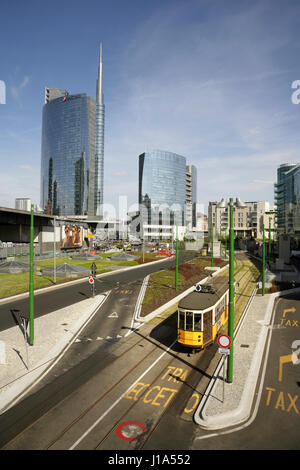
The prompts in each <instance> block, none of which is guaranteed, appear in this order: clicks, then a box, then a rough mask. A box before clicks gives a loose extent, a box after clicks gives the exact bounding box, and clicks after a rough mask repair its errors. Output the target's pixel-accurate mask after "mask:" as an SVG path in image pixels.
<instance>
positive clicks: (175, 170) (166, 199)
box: [139, 150, 197, 240]
mask: <svg viewBox="0 0 300 470" xmlns="http://www.w3.org/2000/svg"><path fill="white" fill-rule="evenodd" d="M196 178H197V172H196V168H195V167H193V166H191V165H190V166H187V165H186V158H185V157H183V156H182V155H177V154H175V153H172V152H167V151H163V150H152V151H149V152H145V153H143V154H141V155H140V156H139V208H140V236H141V237H142V238H144V239H146V240H158V239H164V240H168V239H170V238H174V237H175V236H176V233H175V226H177V227H179V228H178V230H179V232H180V234H181V235H180V236H181V237H183V236H184V235H183V234H184V233H185V232H186V228H187V224H188V223H189V225H190V227H192V224H193V211H195V216H194V220H195V225H196V184H197V183H196Z"/></svg>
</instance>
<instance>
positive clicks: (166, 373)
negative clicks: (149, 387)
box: [161, 366, 175, 380]
mask: <svg viewBox="0 0 300 470" xmlns="http://www.w3.org/2000/svg"><path fill="white" fill-rule="evenodd" d="M172 369H175V367H174V366H168V368H167V371H166V372H165V373H164V375H163V376H162V378H161V380H163V379H164V378H165V377H166V376H167V375H168V373H169V372H171V370H172Z"/></svg>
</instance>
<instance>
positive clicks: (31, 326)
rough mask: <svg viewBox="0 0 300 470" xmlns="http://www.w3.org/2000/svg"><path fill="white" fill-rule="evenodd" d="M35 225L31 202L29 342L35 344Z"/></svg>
mask: <svg viewBox="0 0 300 470" xmlns="http://www.w3.org/2000/svg"><path fill="white" fill-rule="evenodd" d="M33 240H34V225H33V204H31V214H30V269H29V344H30V345H31V346H32V345H33V339H34V283H33V269H34V267H33V259H34V245H33Z"/></svg>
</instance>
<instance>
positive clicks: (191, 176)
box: [186, 165, 197, 228]
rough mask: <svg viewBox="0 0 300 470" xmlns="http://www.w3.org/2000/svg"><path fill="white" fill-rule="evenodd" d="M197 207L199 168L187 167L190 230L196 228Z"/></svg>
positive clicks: (187, 210)
mask: <svg viewBox="0 0 300 470" xmlns="http://www.w3.org/2000/svg"><path fill="white" fill-rule="evenodd" d="M196 206H197V168H196V167H195V166H194V165H187V166H186V219H187V220H186V224H187V226H188V227H189V228H192V227H196V223H197V221H196Z"/></svg>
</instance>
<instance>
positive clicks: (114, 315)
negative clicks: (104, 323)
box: [108, 312, 119, 318]
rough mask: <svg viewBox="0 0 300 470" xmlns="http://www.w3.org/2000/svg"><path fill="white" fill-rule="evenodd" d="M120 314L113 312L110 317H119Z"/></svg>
mask: <svg viewBox="0 0 300 470" xmlns="http://www.w3.org/2000/svg"><path fill="white" fill-rule="evenodd" d="M118 317H119V315H118V314H117V312H112V313H111V314H110V315H108V318H118Z"/></svg>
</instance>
